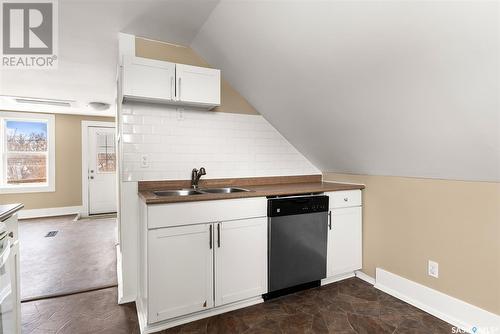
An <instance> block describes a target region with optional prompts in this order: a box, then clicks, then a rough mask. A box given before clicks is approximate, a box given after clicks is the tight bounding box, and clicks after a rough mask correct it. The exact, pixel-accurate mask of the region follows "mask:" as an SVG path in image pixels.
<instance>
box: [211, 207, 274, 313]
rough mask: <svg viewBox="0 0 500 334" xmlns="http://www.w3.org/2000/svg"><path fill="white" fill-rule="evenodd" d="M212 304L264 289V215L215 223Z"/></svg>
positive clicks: (240, 297) (260, 292)
mask: <svg viewBox="0 0 500 334" xmlns="http://www.w3.org/2000/svg"><path fill="white" fill-rule="evenodd" d="M214 239H215V282H216V286H215V305H216V306H219V305H224V304H228V303H232V302H235V301H239V300H243V299H247V298H251V297H256V296H260V295H262V294H264V293H266V292H267V218H266V217H263V218H254V219H242V220H235V221H228V222H223V223H218V224H215V231H214Z"/></svg>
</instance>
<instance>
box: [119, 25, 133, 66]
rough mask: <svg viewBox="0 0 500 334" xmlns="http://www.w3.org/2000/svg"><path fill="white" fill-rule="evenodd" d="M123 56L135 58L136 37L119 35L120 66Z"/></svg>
mask: <svg viewBox="0 0 500 334" xmlns="http://www.w3.org/2000/svg"><path fill="white" fill-rule="evenodd" d="M123 56H135V35H131V34H125V33H122V32H120V33H118V57H119V62H118V63H119V64H121V60H122V58H123Z"/></svg>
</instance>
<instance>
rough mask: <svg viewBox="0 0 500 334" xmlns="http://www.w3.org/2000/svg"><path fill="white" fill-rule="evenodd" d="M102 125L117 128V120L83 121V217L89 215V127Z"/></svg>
mask: <svg viewBox="0 0 500 334" xmlns="http://www.w3.org/2000/svg"><path fill="white" fill-rule="evenodd" d="M90 127H102V128H113V129H116V122H100V121H82V211H81V212H80V214H81V216H82V217H88V216H89V183H88V180H89V175H88V174H89V170H88V166H89V162H88V159H89V157H88V149H89V146H88V145H89V138H88V137H89V128H90Z"/></svg>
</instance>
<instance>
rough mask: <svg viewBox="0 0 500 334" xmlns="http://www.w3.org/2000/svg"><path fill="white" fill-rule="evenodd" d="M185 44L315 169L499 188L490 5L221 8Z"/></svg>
mask: <svg viewBox="0 0 500 334" xmlns="http://www.w3.org/2000/svg"><path fill="white" fill-rule="evenodd" d="M191 46H192V47H193V48H194V49H195V50H196V51H197V52H199V53H200V54H201V55H202V56H203V57H205V59H206V60H207V61H208V62H209V63H210V64H212V65H213V66H216V67H219V68H221V69H222V71H223V74H224V76H225V78H227V79H228V81H229V82H230V83H231V84H232V85H233V86H234V87H235V88H236V89H237V90H238V91H239V92H240V93H241V94H242V95H243V96H245V97H246V98H247V99H248V100H249V102H250V103H252V105H253V106H254V107H256V109H257V110H258V111H259V112H260V113H262V114H263V115H264V116H265V117H266V118H267V119H268V120H269V121H270V122H271V123H272V124H273V125H274V126H275V127H276V128H277V129H278V130H279V131H280V132H281V133H282V134H283V135H284V136H285V137H286V138H287V139H288V140H289V141H290V142H291V143H292V144H293V145H294V146H295V147H296V148H297V149H298V150H299V151H301V152H302V153H303V154H304V155H305V156H306V157H308V158H309V159H310V160H311V162H313V163H314V164H315V165H316V166H317V167H319V168H320V169H321V170H323V171H339V172H349V173H362V174H375V175H398V176H418V177H432V178H445V179H459V180H494V181H499V180H500V103H499V99H500V98H499V96H500V95H499V93H500V86H499V77H500V67H499V59H500V57H499V56H500V55H499V4H498V2H494V1H491V2H483V1H464V2H451V1H444V2H434V1H363V2H361V1H359V2H358V1H351V2H350V1H338V2H337V1H330V2H328V1H321V2H320V1H293V2H292V1H268V2H255V1H222V2H221V3H219V4H218V6H217V7H216V8H215V9H214V10H213V11H212V13H211V14H210V16H209V18H208V20H207V21H206V22H205V24H204V25H203V27H202V28H201V30H200V32H199V33H198V35H197V37H196V38H195V39H194V42H193V43H192V45H191Z"/></svg>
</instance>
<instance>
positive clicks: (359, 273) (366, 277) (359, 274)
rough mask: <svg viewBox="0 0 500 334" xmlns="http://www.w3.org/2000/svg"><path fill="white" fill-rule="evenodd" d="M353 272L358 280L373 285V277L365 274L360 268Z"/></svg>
mask: <svg viewBox="0 0 500 334" xmlns="http://www.w3.org/2000/svg"><path fill="white" fill-rule="evenodd" d="M355 274H356V277H357V278H359V279H360V280H363V281H365V282H366V283H368V284H371V285H375V278H373V277H371V276H369V275H367V274H365V273H364V272H362V271H361V270H356V272H355Z"/></svg>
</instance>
